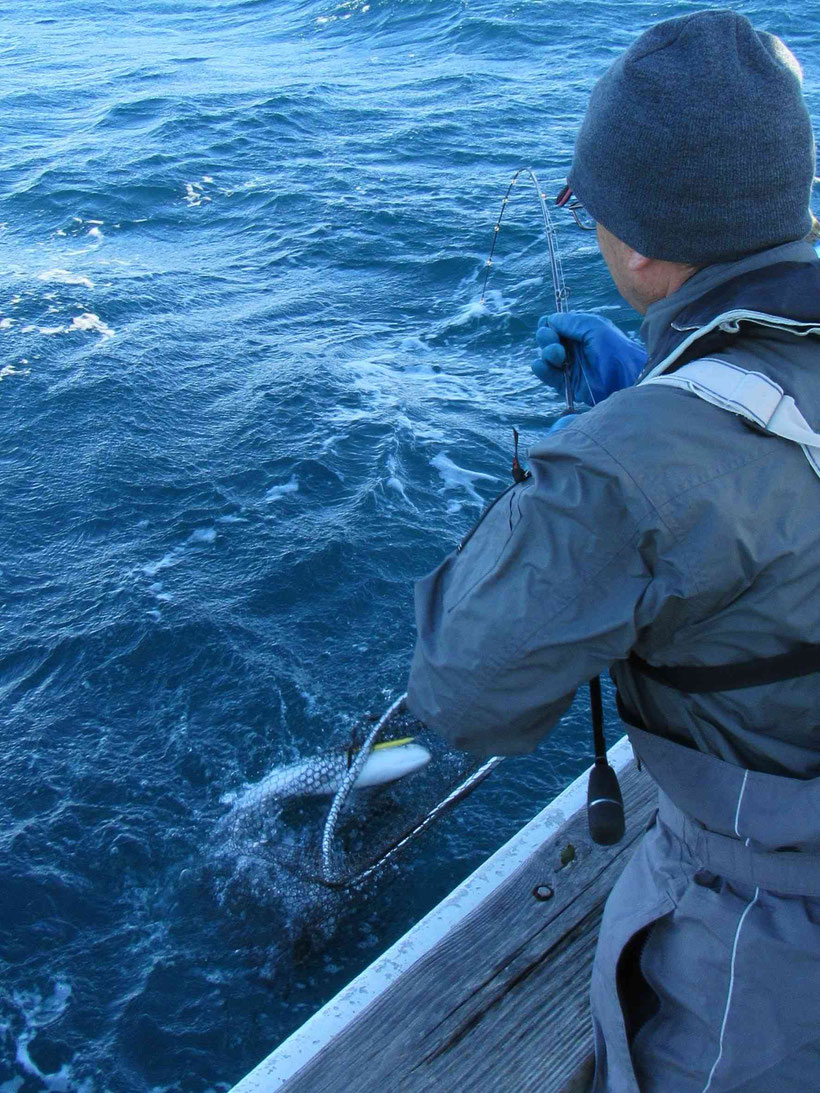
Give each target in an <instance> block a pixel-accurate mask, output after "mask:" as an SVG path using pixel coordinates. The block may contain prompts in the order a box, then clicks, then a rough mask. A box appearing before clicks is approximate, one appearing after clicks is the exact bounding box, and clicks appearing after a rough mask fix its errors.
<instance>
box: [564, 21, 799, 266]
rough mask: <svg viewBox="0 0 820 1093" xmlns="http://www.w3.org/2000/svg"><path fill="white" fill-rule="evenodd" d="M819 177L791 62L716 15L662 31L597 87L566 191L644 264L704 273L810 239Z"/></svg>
mask: <svg viewBox="0 0 820 1093" xmlns="http://www.w3.org/2000/svg"><path fill="white" fill-rule="evenodd" d="M814 169H815V150H814V138H813V136H812V129H811V121H810V120H809V114H808V110H807V109H806V104H805V102H804V100H803V94H802V77H801V73H800V66H799V65H798V64H797V61H796V60H795V58H794V56H793V54H792V53H790V51H789V50H788V49H787V48H786V46H785V45H784V44H783V42H782V41H781V40H780V39H779V38H776V37H774V35H772V34H767V33H766V32H765V31H756V30H755V29H754V27H753V26H752V24H751V23H750V22H749V20H748V19H746V18H745V16H743V15H738V14H737V13H736V12H733V11H726V10H710V11H700V12H695V13H694V14H692V15H684V16H680V17H679V18H676V19H669V20H667V21H666V22H663V23H659V24H658V25H657V26H654V27H652V28H651V29H650V30H648V31H646V33H645V34H642V35H641V36H640V38H638V39H637V41H635V42H634V43H633V44H632V46H631V47H630V48H629V49H628V50H627V51H626V53H624V54H622V55H621V56H620V57H619V58H618V60H617V61H615V63H614V64H613V65H612V67H611V68H609V69H608V71H607V72H606V73H605V74H604V75H603V76H602V77H601V79H600V80H599V81H598V83H597V84H596V85H595V87H594V88H593V91H592V95H591V97H590V100H589V107H588V109H587V113H586V117H585V118H584V122H583V125H582V126H581V131H580V133H579V135H578V140H577V143H576V145H575V156H574V159H573V163H572V170H571V171H570V175H569V179H568V182H569V185H570V186H571V187H572V190H573V192H574V193H575V195H576V196H577V197H578V199H579V200H580V201H581V202H582V204H583V205H584V206H585V208H586V209H587V211H588V212H589V214H590V215H591V216H592V217H594V219H595V220H597V221H598V222H599V223H601V224H603V226H604V227H605V228H607V229H608V230H609V231H610V232H612V233H613V235H616V236H618V238H619V239H622V240H623V241H624V242H625V243H628V244H629V246H631V247H632V248H634V249H635V250H637V251H639V252H640V253H641V254H645V255H647V256H648V257H650V258H662V259H666V260H667V261H670V262H688V263H691V264H692V265H706V264H708V263H710V262H720V261H727V260H729V259H732V258H738V257H740V256H741V255H743V254H750V253H751V252H753V251H757V250H763V249H765V248H766V247H772V246H775V245H776V244H778V243H786V242H790V241H792V240H794V239H800V238H802V237H803V236H805V235H806V234H807V233H808V231H809V229H810V227H811V216H810V214H809V199H810V195H811V186H812V180H813V177H814Z"/></svg>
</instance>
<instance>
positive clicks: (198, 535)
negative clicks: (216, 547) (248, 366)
mask: <svg viewBox="0 0 820 1093" xmlns="http://www.w3.org/2000/svg"><path fill="white" fill-rule="evenodd" d="M215 539H216V528H197V529H196V531H192V532H191V534H190V535H189V536H188V540H187V541H188V542H189V543H212V542H213V541H214V540H215Z"/></svg>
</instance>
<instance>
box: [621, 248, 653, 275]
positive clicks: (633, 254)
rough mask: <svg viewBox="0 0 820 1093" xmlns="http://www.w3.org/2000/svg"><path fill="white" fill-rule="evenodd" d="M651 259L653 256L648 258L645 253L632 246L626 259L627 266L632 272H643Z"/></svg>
mask: <svg viewBox="0 0 820 1093" xmlns="http://www.w3.org/2000/svg"><path fill="white" fill-rule="evenodd" d="M651 261H652V259H651V258H647V257H646V256H645V255H643V254H640V253H639V252H638V251H636V250H633V249H632V248H631V247H630V248H629V255H628V256H627V259H626V268H627V269H628V270H629V272H630V273H642V272H643V271H644V270H645V269H646V267H647V266H648V265H649V263H650V262H651Z"/></svg>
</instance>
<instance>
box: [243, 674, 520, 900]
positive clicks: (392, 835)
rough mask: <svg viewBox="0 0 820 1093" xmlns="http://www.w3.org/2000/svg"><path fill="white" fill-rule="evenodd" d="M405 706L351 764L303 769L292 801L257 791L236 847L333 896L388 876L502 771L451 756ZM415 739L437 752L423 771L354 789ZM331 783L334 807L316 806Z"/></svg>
mask: <svg viewBox="0 0 820 1093" xmlns="http://www.w3.org/2000/svg"><path fill="white" fill-rule="evenodd" d="M404 703H405V696H404V695H402V697H401V698H399V699H398V700H397V701H396V702H394V703H393V704H392V705H391V706H390V708H389V709H388V710H387V711H386V712H385V714H384V715H383V716H382V717H381V718H380V719H379V721H378V722H377V723H376V724H375V725H374V726H373V728H372V729H370V731H369V732H368V734H367V736H366V738H365V740H364V741H363V743H362V744H361V746H360V747H359V748H357V749H356V750H355V752H353V753H352V755H351V754H350V753H348V754H346V753H345V751H344V749H340V750H339V751H337V752H333V753H326V754H325V755H324V756H316V757H315V760H314V761H312V762H311V761H305V763H304V769H303V770H296V771H295V773H292V774H290V775H289V777H288V796H287V798H282V797H277V796H276V794H275V790H276V788H277V787H274V793H264V792H260V793H258V794H255V793H254V789H251V790H250V792H249V794H246V796H245V801H246V802H247V801H248V799H249V800H250V803H243V798H242V797H241V796H240V797H239V798H238V799H237V801H236V802H235V804H234V807H233V808H232V811H231V813H230V814H229V815H228V817H227V820H226V822H227V825H228V833H229V841H230V842H231V843H232V844H233V845H234V846H235V847H236V848H237V849H238V848H239V847H241V848H242V853H243V854H244V855H245V856H246V857H247V856H252V857H255V858H258V859H262V861H264V862H267V863H269V864H270V865H271V866H275V867H280V868H284V869H286V870H288V871H290V872H292V873H294V874H296V875H298V876H299V878H300V879H301V880H303V881H304V880H307V881H311V882H313V883H316V884H321V885H324V886H326V887H329V888H344V887H347V886H349V885H353V884H358V883H361V882H362V881H364V880H366V879H368V878H369V877H371V876H372V875H373V874H374V873H376V872H377V871H378V870H380V869H382V868H383V867H384V866H385V865H386V864H387V863H388V862H389V861H391V860H392V859H393V858H394V856H396V855H397V854H398V853H399V852H400V851H401V850H402V849H403V848H404V847H406V846H407V845H408V844H409V843H410V842H412V841H413V840H414V839H415V838H417V837H418V836H419V835H421V834H422V832H424V831H426V830H427V828H428V827H430V826H431V825H432V824H433V823H435V821H436V820H437V819H438V818H439V817H440V816H442V815H443V814H444V813H445V812H447V811H448V810H449V809H450V808H452V807H453V806H454V805H456V804H457V803H458V802H459V801H461V800H463V799H464V798H465V797H466V796H467V795H468V794H469V793H471V792H472V790H473V789H475V787H476V786H477V785H480V783H481V782H483V781H484V779H485V778H487V777H488V776H489V774H490V773H491V772H492V771H493V770H495V768H496V767H497V766H498V765H499V763H501V762H502V757H500V756H495V757H493V758H491V759H488V760H486V761H484V762H480V761H477V760H476V759H475V758H474V757H471V756H469V755H467V754H465V753H463V752H456V751H454V750H452V749H450V748H448V747H447V746H446V745H445V744H444V743H443V742H442V741H441V740H440V739H439V738H438V737H437V736H436V735H435V734H433V733H431V732H430V731H429V730H428V729H427V728H426V727H425V726H424V725H423V724H422V723H421V722H420V721H417V720H416V719H415V718H413V717H412V715H411V714H409V713H408V712H407V710H406V709H405V704H404ZM410 737H412V738H413V742H414V743H415V744H419V745H422V746H423V747H425V748H426V749H427V750H428V751H429V752H430V754H431V757H432V758H431V759H430V761H429V762H428V763H427V765H426V766H425V767H423V768H422V769H421V770H417V771H415V772H414V773H412V774H408V775H406V776H405V777H403V778H401V779H399V780H397V781H395V782H390V783H388V784H386V785H379V786H373V787H371V788H366V789H358V788H354V784H355V782H356V779H357V778H358V777H359V775H360V773H361V771H362V770H363V768H364V766H365V764H366V763H367V760H368V759H369V757H370V756H371V754H372V753H373V749H374V747H375V746H376V745H377V744H379V743H380V742H382V741H385V740H394V739H397V738H400V739H404V738H410ZM348 760H349V765H348ZM290 769H291V771H294V768H293V767H292V768H290ZM328 779H334V780H335V782H336V783H337V784H338V789H337V790H336V792H335V794H334V795H333V797H332V799H331V798H329V797H328V796H326V795H325V796H311V795H312V794H316V793H317V791H321V790H322V788H323V787H324V786H326V785H327V783H328ZM259 785H260V786H261V785H262V783H260V784H259Z"/></svg>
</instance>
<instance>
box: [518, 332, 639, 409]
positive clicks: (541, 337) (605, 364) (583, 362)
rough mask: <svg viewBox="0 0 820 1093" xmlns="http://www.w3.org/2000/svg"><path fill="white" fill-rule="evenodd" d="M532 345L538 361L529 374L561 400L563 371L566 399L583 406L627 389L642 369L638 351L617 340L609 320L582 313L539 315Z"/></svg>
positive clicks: (620, 337) (619, 336) (624, 339)
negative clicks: (568, 395)
mask: <svg viewBox="0 0 820 1093" xmlns="http://www.w3.org/2000/svg"><path fill="white" fill-rule="evenodd" d="M535 340H536V342H537V343H538V356H537V357H536V359H535V361H534V362H533V365H532V370H533V372H534V373H535V374H536V376H538V378H539V379H540V380H541V381H542V382H544V383H547V384H549V385H550V387H554V388H555V389H556V391H558V393H559V394H560V395H563V394H564V369H565V367H569V369H570V375H571V378H572V397H573V398H574V399H577V400H578V402H586V403H587V405H589V406H594V405H596V403H598V402H602V401H603V399H605V398H607V397H608V396H609V395H611V394H612V393H613V392H614V391H620V390H621V389H622V388H624V387H631V386H632V384H633V383H634V382H635V380H636V379H637V378H638V376H639V375H640V374H641V372H642V371H643V370H644V368H645V366H646V350H645V349H644V347H643V346H642V345H640V344H639V343H638V342H633V341H632V339H631V338H628V337H627V336H626V334H622V333H621V331H620V330H619V329H618V328H617V326H615V324H614V323H611V322H610V321H609V319H604V318H602V317H601V316H600V315H592V314H589V313H588V312H584V311H565V312H559V313H558V314H556V315H542V316H541V318H540V319H539V320H538V329H537V330H536V332H535ZM567 349H568V350H569V353H568V352H567Z"/></svg>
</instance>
